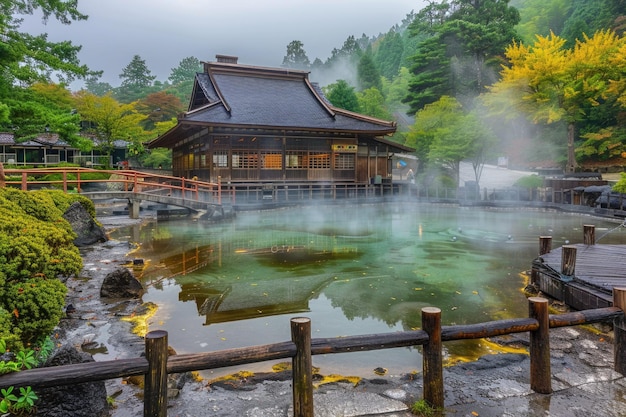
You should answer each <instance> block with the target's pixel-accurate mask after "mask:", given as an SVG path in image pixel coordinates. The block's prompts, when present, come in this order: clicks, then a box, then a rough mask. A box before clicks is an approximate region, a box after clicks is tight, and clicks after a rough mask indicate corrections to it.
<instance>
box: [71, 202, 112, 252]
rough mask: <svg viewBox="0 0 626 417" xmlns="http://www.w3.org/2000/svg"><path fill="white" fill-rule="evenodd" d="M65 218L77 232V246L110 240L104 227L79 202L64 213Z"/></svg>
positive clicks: (75, 240) (75, 242) (75, 241)
mask: <svg viewBox="0 0 626 417" xmlns="http://www.w3.org/2000/svg"><path fill="white" fill-rule="evenodd" d="M63 218H64V219H65V220H67V221H68V222H69V223H70V225H71V226H72V230H73V231H74V233H76V239H74V244H75V245H76V246H79V247H80V246H89V245H93V244H94V243H99V242H106V241H107V240H108V238H107V235H106V232H105V230H104V227H102V226H100V225H99V224H98V223H97V222H96V221H95V219H94V218H93V217H91V215H90V214H89V212H88V211H87V210H85V207H83V205H82V204H80V203H79V202H75V203H73V204H72V205H71V206H70V207H69V208H68V209H67V211H66V212H65V213H63Z"/></svg>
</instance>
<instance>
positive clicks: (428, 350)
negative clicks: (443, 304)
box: [422, 307, 444, 409]
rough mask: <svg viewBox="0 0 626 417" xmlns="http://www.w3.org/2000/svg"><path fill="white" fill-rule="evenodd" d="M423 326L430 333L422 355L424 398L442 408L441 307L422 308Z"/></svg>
mask: <svg viewBox="0 0 626 417" xmlns="http://www.w3.org/2000/svg"><path fill="white" fill-rule="evenodd" d="M422 328H423V329H424V331H425V332H426V333H428V342H427V343H425V344H424V347H423V355H422V371H423V374H424V400H425V401H426V402H427V403H428V404H430V405H431V406H432V407H435V408H438V409H442V408H443V405H444V404H443V403H444V395H443V353H442V348H443V344H442V342H441V309H439V308H437V307H424V308H422Z"/></svg>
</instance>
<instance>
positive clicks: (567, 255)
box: [561, 245, 576, 278]
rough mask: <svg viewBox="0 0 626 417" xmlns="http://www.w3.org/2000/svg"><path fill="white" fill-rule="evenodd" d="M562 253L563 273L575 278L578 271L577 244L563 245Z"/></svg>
mask: <svg viewBox="0 0 626 417" xmlns="http://www.w3.org/2000/svg"><path fill="white" fill-rule="evenodd" d="M562 250H563V252H562V253H561V275H563V276H565V277H569V278H574V274H575V273H576V246H565V245H564V246H563V247H562Z"/></svg>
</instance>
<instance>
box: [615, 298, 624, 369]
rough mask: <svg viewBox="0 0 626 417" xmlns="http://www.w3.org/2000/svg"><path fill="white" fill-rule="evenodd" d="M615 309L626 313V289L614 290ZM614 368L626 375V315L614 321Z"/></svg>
mask: <svg viewBox="0 0 626 417" xmlns="http://www.w3.org/2000/svg"><path fill="white" fill-rule="evenodd" d="M613 307H619V308H621V309H622V311H625V312H626V287H620V288H613ZM613 334H614V338H613V339H614V340H613V357H614V363H613V368H614V369H615V372H619V373H620V374H622V375H626V318H625V317H624V315H622V316H621V317H618V318H616V319H615V320H614V321H613Z"/></svg>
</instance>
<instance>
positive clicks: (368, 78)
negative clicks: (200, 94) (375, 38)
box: [356, 49, 383, 91]
mask: <svg viewBox="0 0 626 417" xmlns="http://www.w3.org/2000/svg"><path fill="white" fill-rule="evenodd" d="M356 70H357V77H358V80H359V90H361V91H363V90H367V89H368V88H376V89H377V90H378V91H380V90H382V87H383V86H382V81H381V79H380V71H378V68H376V64H375V63H374V59H372V53H371V50H369V49H368V51H367V52H365V53H364V54H363V55H362V56H361V59H360V60H359V63H358V65H357V68H356Z"/></svg>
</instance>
